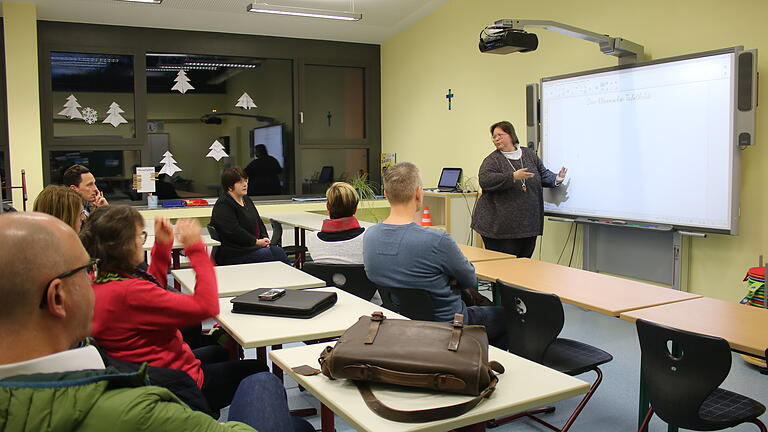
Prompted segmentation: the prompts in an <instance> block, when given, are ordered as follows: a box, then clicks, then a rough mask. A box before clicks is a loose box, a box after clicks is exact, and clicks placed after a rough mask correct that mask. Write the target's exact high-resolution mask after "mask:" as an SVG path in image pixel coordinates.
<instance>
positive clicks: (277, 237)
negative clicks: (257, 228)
mask: <svg viewBox="0 0 768 432" xmlns="http://www.w3.org/2000/svg"><path fill="white" fill-rule="evenodd" d="M269 223H270V224H271V225H272V238H271V239H269V244H272V245H275V246H282V245H283V224H281V223H280V222H278V221H276V220H273V219H270V220H269Z"/></svg>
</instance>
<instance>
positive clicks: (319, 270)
mask: <svg viewBox="0 0 768 432" xmlns="http://www.w3.org/2000/svg"><path fill="white" fill-rule="evenodd" d="M302 270H304V271H305V272H307V273H309V274H311V275H312V276H315V277H316V278H320V279H322V280H324V281H325V283H326V284H328V285H329V286H335V287H338V288H341V289H342V290H344V291H346V292H348V293H350V294H353V295H356V296H357V297H360V298H361V299H363V300H367V301H370V300H371V299H372V298H373V295H374V294H376V285H374V284H373V282H371V281H370V280H368V276H367V275H366V274H365V268H363V265H362V264H318V263H315V262H308V263H305V264H304V267H303V268H302Z"/></svg>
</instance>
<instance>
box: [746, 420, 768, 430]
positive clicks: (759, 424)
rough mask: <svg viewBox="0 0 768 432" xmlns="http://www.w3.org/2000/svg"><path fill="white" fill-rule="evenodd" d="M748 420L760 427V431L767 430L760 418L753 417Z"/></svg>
mask: <svg viewBox="0 0 768 432" xmlns="http://www.w3.org/2000/svg"><path fill="white" fill-rule="evenodd" d="M749 422H750V423H754V424H756V425H757V427H759V428H760V432H768V429H766V428H765V424H764V423H763V422H761V421H760V420H758V419H754V420H750V421H749Z"/></svg>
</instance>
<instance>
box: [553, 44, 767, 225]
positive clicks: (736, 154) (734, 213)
mask: <svg viewBox="0 0 768 432" xmlns="http://www.w3.org/2000/svg"><path fill="white" fill-rule="evenodd" d="M742 51H744V47H743V46H734V47H730V48H722V49H717V50H712V51H703V52H699V53H692V54H685V55H680V56H675V57H667V58H662V59H657V60H651V61H646V62H640V63H633V64H626V65H619V66H612V67H606V68H600V69H591V70H586V71H580V72H573V73H568V74H563V75H556V76H551V77H543V78H541V79H540V81H539V88H540V90H539V91H540V97H541V98H542V99H543V94H544V91H543V90H544V83H545V82H549V81H556V80H561V79H565V78H574V77H579V76H587V75H593V74H597V73H605V72H615V71H620V70H625V69H635V68H638V67H643V66H652V65H658V64H664V63H673V62H677V61H683V60H690V59H694V58H701V57H709V56H714V55H721V54H733V57H732V59H731V62H732V71H731V107H732V109H731V119H730V122H731V145H730V152H731V165H732V166H731V173H732V176H731V178H730V179H729V181H730V190H731V203H730V206H731V208H730V227H729V228H725V229H723V228H715V227H707V226H696V225H682V224H680V225H678V224H675V225H669V223H668V221H659V220H642V219H626V218H623V217H617V216H612V215H608V214H604V215H603V214H580V213H575V212H574V213H569V212H558V211H551V210H546V209H545V210H544V214H545V215H547V216H555V217H558V216H559V217H566V218H577V219H578V218H589V219H590V220H593V219H598V220H605V221H607V223H608V224H611V222H612V221H614V220H618V221H620V222H621V223H624V222H626V223H637V224H654V225H655V226H656V227H655V228H651V229H659V227H665V228H666V229H670V228H671V229H672V230H686V231H696V232H708V233H715V234H728V235H738V231H739V230H738V228H739V216H740V215H739V213H740V209H739V196H740V193H741V157H740V156H741V155H740V151H739V146H738V130H737V129H736V127H735V125H736V122H737V116H738V115H739V113H738V107H737V105H738V104H737V100H736V98H737V85H738V82H737V79H738V76H739V71H738V55H739V53H740V52H742ZM755 85H757V83H756V82H753V86H755ZM542 103H543V100H540V101H539V109H541V104H542ZM741 115H743V114H741ZM748 115H751V116H754V115H755V111H754V109H753V110H751V111H750V112H749V114H748ZM539 121H540V122H541V124H540V127H541V129H540V130H542V131H543V127H544V119H543V116H541V115H540V116H539ZM540 140H541V141H540V148H541V159H542V161H543V160H544V155H545V153H546V148H547V143H546V142H545V141H544V137H543V133H540ZM690 181H696V180H695V179H691V180H690ZM613 226H618V225H613Z"/></svg>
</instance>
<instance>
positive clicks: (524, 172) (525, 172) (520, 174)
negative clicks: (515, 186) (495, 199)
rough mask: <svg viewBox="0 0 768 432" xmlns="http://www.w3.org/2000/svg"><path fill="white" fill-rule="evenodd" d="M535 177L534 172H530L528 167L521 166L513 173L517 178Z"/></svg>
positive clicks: (513, 176)
mask: <svg viewBox="0 0 768 432" xmlns="http://www.w3.org/2000/svg"><path fill="white" fill-rule="evenodd" d="M531 177H533V173H531V172H528V168H520V169H519V170H517V171H515V172H514V173H513V174H512V178H514V179H515V180H525V179H529V178H531Z"/></svg>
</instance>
